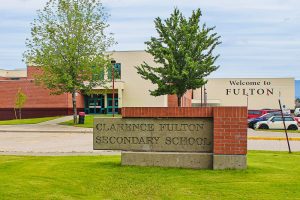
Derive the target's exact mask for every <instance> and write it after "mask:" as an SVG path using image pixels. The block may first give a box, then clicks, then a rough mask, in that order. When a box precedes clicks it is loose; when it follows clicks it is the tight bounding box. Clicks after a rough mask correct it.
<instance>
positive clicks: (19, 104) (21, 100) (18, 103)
mask: <svg viewBox="0 0 300 200" xmlns="http://www.w3.org/2000/svg"><path fill="white" fill-rule="evenodd" d="M26 100H27V96H26V94H24V93H23V92H22V89H21V88H19V90H18V92H17V95H16V100H15V107H14V111H15V117H16V119H18V117H17V111H16V109H18V110H19V119H22V108H23V106H24V104H25V103H26Z"/></svg>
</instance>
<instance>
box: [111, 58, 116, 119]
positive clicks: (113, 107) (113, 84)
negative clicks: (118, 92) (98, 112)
mask: <svg viewBox="0 0 300 200" xmlns="http://www.w3.org/2000/svg"><path fill="white" fill-rule="evenodd" d="M110 62H111V65H112V77H111V78H112V86H113V91H112V114H113V117H115V64H116V61H115V60H112V61H110Z"/></svg>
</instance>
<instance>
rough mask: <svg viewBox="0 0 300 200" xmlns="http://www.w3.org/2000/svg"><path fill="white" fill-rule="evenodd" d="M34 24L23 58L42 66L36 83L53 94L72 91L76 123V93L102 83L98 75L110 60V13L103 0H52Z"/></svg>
mask: <svg viewBox="0 0 300 200" xmlns="http://www.w3.org/2000/svg"><path fill="white" fill-rule="evenodd" d="M31 25H32V28H31V38H30V39H27V40H26V46H27V47H28V50H27V51H26V52H25V53H24V58H25V60H26V62H27V64H29V65H30V64H33V65H35V66H39V67H41V68H42V74H41V75H38V76H37V77H36V80H37V83H41V84H42V85H44V86H45V87H46V88H48V89H50V90H51V93H52V94H62V93H71V94H72V101H73V111H74V123H76V122H77V108H76V94H77V93H78V92H81V91H87V92H88V91H90V90H91V89H92V88H93V87H94V86H95V85H99V84H102V83H103V79H100V77H99V76H100V74H102V73H103V70H104V66H108V65H109V64H110V62H109V58H108V56H106V55H105V54H104V52H105V51H106V50H107V48H108V47H109V46H111V45H112V44H114V41H113V38H112V37H111V36H110V35H107V34H106V33H105V29H106V28H107V27H108V24H107V13H106V12H105V10H104V8H103V6H102V4H101V2H100V0H49V1H48V2H47V4H46V6H45V7H44V9H43V10H39V11H38V16H37V18H36V19H35V20H34V22H33V23H32V24H31Z"/></svg>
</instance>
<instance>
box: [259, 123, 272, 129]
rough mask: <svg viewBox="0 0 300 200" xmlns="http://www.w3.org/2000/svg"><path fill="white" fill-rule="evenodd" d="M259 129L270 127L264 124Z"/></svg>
mask: <svg viewBox="0 0 300 200" xmlns="http://www.w3.org/2000/svg"><path fill="white" fill-rule="evenodd" d="M258 129H269V126H268V125H267V124H262V125H260V126H259V127H258Z"/></svg>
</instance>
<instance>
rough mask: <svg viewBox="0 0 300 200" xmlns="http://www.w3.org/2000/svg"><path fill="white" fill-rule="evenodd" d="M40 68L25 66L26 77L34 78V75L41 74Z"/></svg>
mask: <svg viewBox="0 0 300 200" xmlns="http://www.w3.org/2000/svg"><path fill="white" fill-rule="evenodd" d="M42 73H43V71H42V68H40V67H35V66H27V79H34V77H35V76H36V75H39V74H42Z"/></svg>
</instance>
